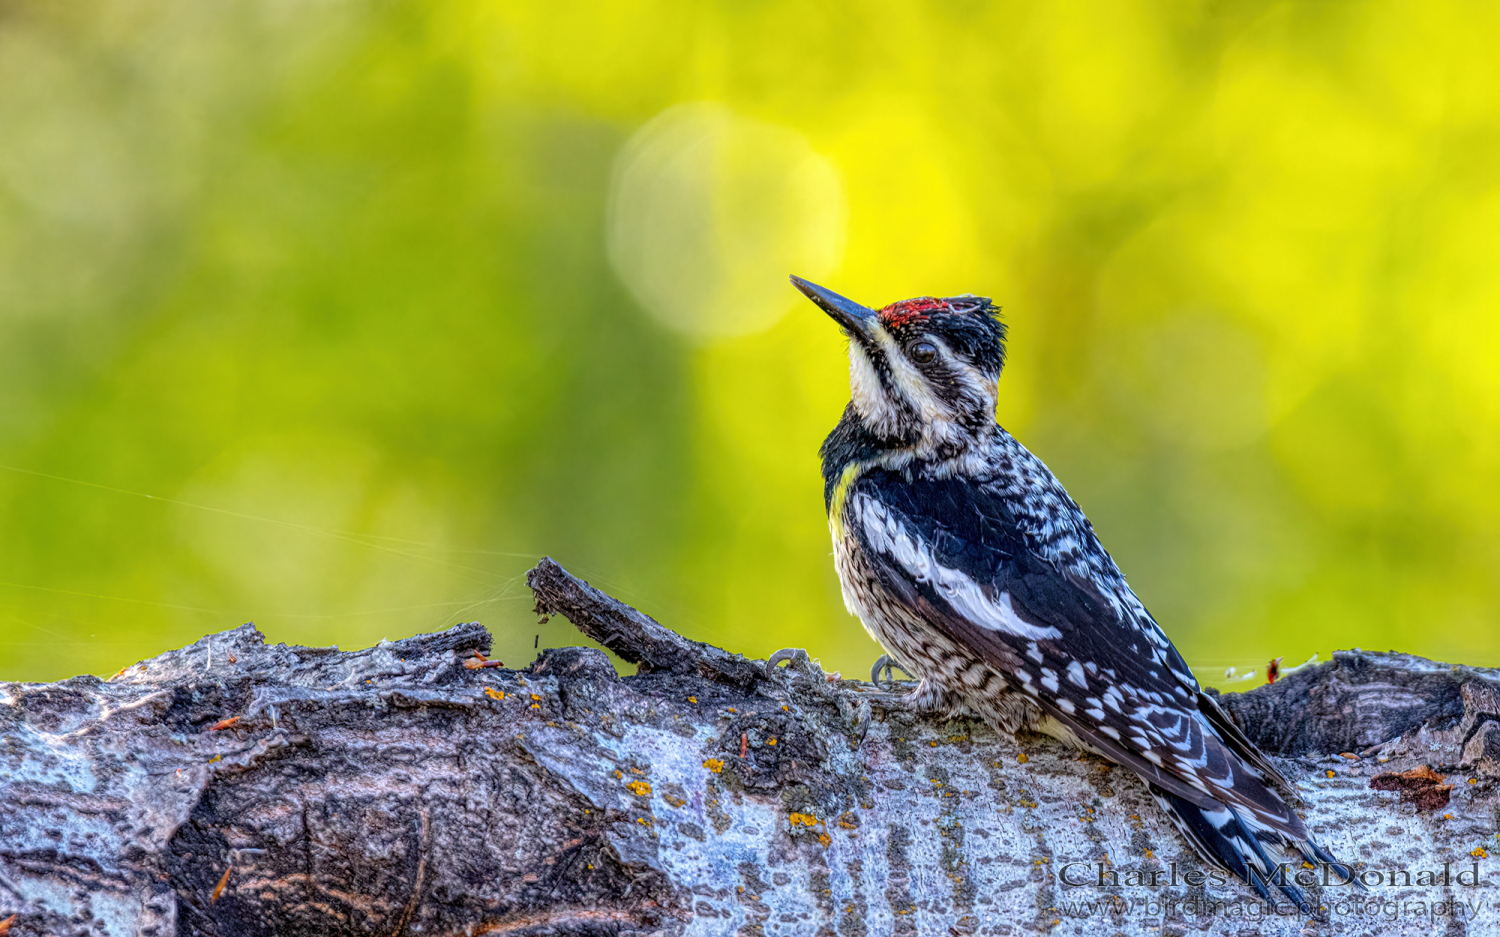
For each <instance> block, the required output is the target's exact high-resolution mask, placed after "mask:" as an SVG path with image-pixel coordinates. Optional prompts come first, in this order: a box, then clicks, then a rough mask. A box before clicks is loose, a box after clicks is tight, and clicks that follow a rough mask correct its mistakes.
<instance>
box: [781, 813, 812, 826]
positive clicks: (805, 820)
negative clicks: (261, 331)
mask: <svg viewBox="0 0 1500 937" xmlns="http://www.w3.org/2000/svg"><path fill="white" fill-rule="evenodd" d="M787 819H788V820H790V821H791V824H792V826H817V825H818V818H817V817H815V816H813V815H812V814H810V813H798V812H797V811H795V810H794V811H792V815H791V816H790V817H787Z"/></svg>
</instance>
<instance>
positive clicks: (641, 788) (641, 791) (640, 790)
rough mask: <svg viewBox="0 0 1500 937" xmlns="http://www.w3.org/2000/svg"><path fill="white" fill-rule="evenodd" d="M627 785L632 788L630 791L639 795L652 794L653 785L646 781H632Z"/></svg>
mask: <svg viewBox="0 0 1500 937" xmlns="http://www.w3.org/2000/svg"><path fill="white" fill-rule="evenodd" d="M625 786H626V787H627V788H629V789H630V793H632V794H634V795H635V796H637V797H648V796H650V794H651V785H649V784H647V783H646V782H645V781H631V782H630V783H629V784H627V785H625Z"/></svg>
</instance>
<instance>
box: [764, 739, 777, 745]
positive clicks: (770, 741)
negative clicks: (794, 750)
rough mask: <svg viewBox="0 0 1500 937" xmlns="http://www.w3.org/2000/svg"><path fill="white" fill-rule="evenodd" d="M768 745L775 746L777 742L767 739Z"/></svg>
mask: <svg viewBox="0 0 1500 937" xmlns="http://www.w3.org/2000/svg"><path fill="white" fill-rule="evenodd" d="M766 744H767V745H775V744H776V740H775V739H766Z"/></svg>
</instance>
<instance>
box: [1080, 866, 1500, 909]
mask: <svg viewBox="0 0 1500 937" xmlns="http://www.w3.org/2000/svg"><path fill="white" fill-rule="evenodd" d="M1282 879H1285V880H1286V881H1288V882H1295V883H1296V884H1298V885H1300V886H1302V887H1304V888H1310V887H1313V886H1315V885H1316V886H1321V888H1322V893H1321V894H1322V898H1321V902H1320V905H1321V908H1320V910H1321V911H1322V912H1323V914H1325V915H1327V916H1328V917H1333V918H1348V917H1360V918H1366V919H1369V920H1378V921H1400V920H1419V919H1425V920H1428V921H1432V922H1437V921H1446V920H1450V919H1456V920H1460V921H1465V922H1472V921H1476V920H1478V919H1479V917H1480V916H1481V915H1482V914H1483V913H1484V912H1485V911H1486V910H1493V909H1494V908H1495V907H1496V901H1495V897H1494V896H1493V895H1490V894H1489V893H1488V892H1489V884H1490V883H1488V882H1486V881H1485V880H1484V877H1483V876H1482V875H1481V873H1480V869H1479V863H1477V862H1474V863H1470V864H1468V865H1466V866H1454V864H1453V863H1451V862H1445V863H1443V865H1442V866H1441V867H1440V868H1409V869H1408V868H1379V869H1377V868H1369V869H1363V870H1360V871H1358V872H1355V873H1354V874H1353V876H1352V879H1350V878H1346V877H1344V876H1341V875H1340V874H1339V873H1338V871H1337V870H1335V869H1333V868H1332V867H1330V866H1327V865H1324V866H1322V867H1321V868H1310V867H1307V866H1296V867H1294V866H1293V864H1292V863H1282V864H1281V865H1280V866H1278V867H1277V869H1276V871H1275V873H1274V874H1273V876H1272V879H1271V881H1270V882H1269V883H1268V884H1270V885H1273V886H1278V885H1280V884H1281V880H1282ZM1057 882H1058V884H1059V885H1060V886H1061V888H1062V889H1063V892H1062V894H1061V895H1060V896H1059V898H1058V901H1057V910H1058V911H1059V912H1060V913H1061V914H1062V915H1063V916H1064V917H1067V918H1073V919H1079V918H1091V917H1096V916H1109V917H1114V918H1123V917H1130V918H1132V919H1134V918H1138V917H1139V916H1142V915H1144V916H1146V917H1161V918H1163V919H1168V920H1189V921H1190V920H1195V919H1209V918H1212V919H1228V920H1235V919H1240V920H1246V921H1256V920H1262V919H1268V918H1276V917H1298V916H1302V915H1303V913H1304V912H1303V911H1302V910H1300V909H1299V908H1298V907H1297V906H1296V905H1295V904H1293V903H1292V902H1290V901H1287V900H1285V899H1283V900H1266V899H1264V898H1257V897H1255V896H1252V895H1241V894H1233V893H1232V891H1233V889H1230V893H1226V897H1223V898H1216V897H1213V896H1212V895H1209V894H1205V893H1204V892H1203V891H1202V889H1203V888H1204V887H1205V886H1209V887H1216V888H1222V887H1224V886H1226V885H1229V884H1230V877H1229V875H1228V874H1227V873H1225V872H1224V871H1222V870H1220V869H1204V868H1202V867H1200V866H1196V865H1194V866H1191V867H1185V868H1181V869H1179V868H1178V865H1177V863H1175V862H1169V863H1166V864H1164V865H1161V866H1157V867H1154V868H1144V869H1141V868H1135V869H1120V868H1114V867H1111V866H1110V865H1109V864H1108V863H1105V862H1098V861H1094V862H1083V861H1079V862H1067V863H1062V864H1060V865H1059V866H1058V869H1057ZM1174 886H1176V887H1186V888H1188V889H1190V891H1189V892H1188V893H1187V894H1182V893H1180V892H1167V891H1164V889H1169V888H1172V887H1174ZM1413 889H1435V891H1431V892H1425V893H1418V894H1413V892H1412V890H1413ZM1395 890H1399V891H1395Z"/></svg>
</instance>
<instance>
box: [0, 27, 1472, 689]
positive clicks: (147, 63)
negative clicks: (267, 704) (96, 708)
mask: <svg viewBox="0 0 1500 937" xmlns="http://www.w3.org/2000/svg"><path fill="white" fill-rule="evenodd" d="M1497 9H1500V8H1496V7H1493V6H1488V5H1483V4H1470V3H1440V2H1411V3H1389V2H1371V3H1331V2H1330V3H1272V2H1231V3H1207V2H1204V3H1181V4H1159V3H1150V2H1136V3H1131V2H1118V3H1107V4H1105V3H1089V2H1081V3H1056V4H1030V3H1011V4H978V3H951V4H929V5H916V4H911V5H907V4H890V5H885V6H883V7H880V8H878V13H877V8H875V7H870V6H869V5H864V4H825V5H821V6H817V7H811V6H808V5H805V4H792V3H774V2H768V3H743V2H741V3H721V4H697V3H686V2H660V3H639V4H635V3H632V4H625V3H608V2H594V3H587V4H583V3H580V4H572V3H567V2H552V3H546V4H540V3H538V4H531V3H523V4H497V3H485V2H479V3H465V2H452V3H442V4H416V3H410V4H407V3H370V2H339V3H326V2H325V3H313V2H291V0H279V2H259V0H258V2H232V0H226V2H215V3H201V2H154V0H148V2H131V3H123V4H122V3H116V2H103V0H99V2H80V3H70V4H48V3H42V2H25V0H22V2H13V3H7V4H5V5H3V6H0V464H3V466H4V468H3V470H0V536H3V540H0V678H6V679H26V680H43V679H51V678H57V677H62V676H66V675H70V674H73V673H78V672H84V671H91V672H96V673H101V674H109V673H112V672H114V671H115V670H118V669H119V668H120V667H122V666H124V665H127V664H129V663H132V662H134V661H135V660H137V659H139V658H142V657H147V656H151V655H153V654H155V653H157V652H159V651H161V650H164V649H166V648H169V647H174V646H179V645H182V644H185V643H188V642H191V641H193V640H195V639H197V638H198V637H199V636H201V635H203V634H204V633H206V632H209V631H214V630H219V629H222V628H226V627H231V626H234V625H236V624H238V623H240V622H242V621H247V620H254V621H255V622H256V623H257V624H258V625H259V627H260V628H261V629H262V630H263V631H264V632H265V633H266V634H267V635H268V636H269V638H271V639H272V640H284V641H291V642H298V643H306V644H335V643H336V644H339V645H341V646H345V647H355V646H362V645H366V644H370V643H373V642H375V641H378V640H380V639H381V638H383V637H391V638H395V637H400V636H405V635H409V634H413V633H416V632H419V631H423V630H431V629H435V628H439V627H443V626H446V625H448V624H451V623H453V622H456V621H461V620H472V619H479V620H481V621H483V622H484V623H485V624H487V625H488V626H489V627H490V629H491V630H492V631H493V632H494V634H495V637H496V651H497V654H499V656H501V657H503V658H504V659H505V660H506V661H508V662H510V663H513V664H516V665H521V664H524V663H526V662H528V661H529V660H530V659H531V656H532V654H533V653H534V652H533V649H532V648H533V645H534V644H536V643H540V644H541V645H543V646H546V645H555V644H561V643H569V642H573V641H575V640H576V638H575V635H574V634H573V632H572V630H571V628H570V627H569V626H568V625H567V623H566V622H562V621H556V620H554V621H553V622H551V623H549V624H546V625H540V626H539V625H537V624H536V620H535V616H534V615H532V613H531V602H530V598H529V594H528V593H527V591H526V589H525V588H524V582H523V580H522V576H523V573H524V571H525V570H526V568H527V567H529V566H530V565H531V564H532V562H534V560H535V558H536V557H538V556H540V555H542V554H550V555H552V556H554V557H556V558H557V559H558V560H559V561H561V562H562V563H564V565H566V566H568V567H569V568H570V569H572V570H574V571H575V572H577V573H579V574H581V575H583V576H585V577H587V578H590V579H591V580H592V581H593V582H594V583H595V584H596V585H599V586H601V587H603V588H606V589H608V590H610V591H612V592H613V593H614V594H616V595H618V596H619V597H621V598H623V599H625V600H627V601H630V602H632V603H634V604H636V605H638V606H639V607H640V608H642V609H644V610H646V611H648V612H649V613H651V614H653V615H655V616H657V617H658V618H659V619H660V620H661V621H663V622H665V623H666V624H669V625H671V626H672V627H674V628H677V629H679V630H681V631H683V632H685V633H687V634H690V635H693V636H695V637H699V638H702V639H705V640H710V641H714V642H716V643H718V644H721V645H723V646H725V647H728V648H730V649H732V650H736V651H740V652H743V653H746V654H749V655H755V656H764V655H765V654H767V653H768V652H770V651H772V650H774V649H776V648H779V647H782V646H787V645H796V646H805V647H807V648H808V649H809V650H811V651H812V652H813V653H814V654H815V655H817V656H819V657H821V658H822V660H823V662H824V664H825V666H827V667H829V668H830V669H834V668H840V669H842V670H844V672H845V673H852V674H862V673H865V672H866V670H867V668H868V665H869V663H870V661H871V660H872V659H873V657H874V656H875V655H876V654H877V653H878V652H877V650H876V648H875V647H874V646H873V644H871V643H870V641H869V639H868V638H866V637H865V635H864V634H863V632H862V630H861V629H860V627H859V624H858V623H857V622H856V621H855V620H854V619H852V618H851V617H849V616H848V614H847V613H846V612H845V611H844V609H843V606H842V602H841V600H840V597H839V593H838V584H837V580H836V579H835V576H834V573H833V569H832V564H831V560H830V557H829V553H830V547H829V543H828V533H827V528H826V523H825V520H824V517H823V515H822V511H821V508H822V502H821V482H820V479H819V475H818V466H817V459H816V450H817V446H818V443H819V442H820V440H821V438H822V436H823V435H824V434H825V433H826V432H827V430H828V429H829V428H830V427H831V426H832V425H833V423H834V422H835V420H836V419H837V418H838V415H839V412H840V410H841V408H842V406H843V403H844V401H845V400H847V393H848V389H847V370H846V363H845V360H844V357H843V355H844V352H843V342H842V340H841V338H840V336H839V335H838V333H837V330H836V329H835V328H833V327H832V325H831V323H830V322H829V321H828V320H827V319H826V318H825V317H824V316H823V315H822V314H821V313H818V312H817V310H815V309H814V308H813V307H812V306H811V305H809V304H807V303H806V302H805V301H803V300H801V298H800V297H799V296H798V295H797V294H796V293H795V292H793V291H792V290H791V288H790V287H789V286H786V283H785V277H786V275H787V274H788V273H793V272H796V273H801V274H804V275H808V276H812V277H814V278H815V279H819V280H820V281H822V282H825V283H827V284H828V285H829V286H832V287H833V288H835V289H837V290H839V291H840V292H843V293H846V294H847V295H850V296H853V297H855V298H858V299H861V300H864V301H867V302H870V303H872V304H879V303H884V302H888V301H891V300H895V299H900V298H905V297H908V296H913V295H920V294H928V293H935V294H939V295H944V294H952V293H960V292H976V293H982V294H986V295H990V296H992V297H994V298H995V301H996V302H997V303H1000V304H1002V305H1003V306H1004V307H1005V311H1006V316H1007V319H1008V321H1009V323H1010V326H1011V336H1012V339H1011V346H1010V364H1009V366H1008V368H1007V370H1006V372H1005V376H1004V378H1003V380H1002V383H1001V395H1000V405H999V416H1000V419H1001V422H1003V423H1004V424H1005V425H1006V426H1007V427H1008V428H1010V429H1011V430H1012V431H1013V432H1014V433H1015V434H1016V435H1017V436H1018V437H1019V438H1020V439H1021V440H1022V441H1023V442H1025V443H1026V444H1027V445H1029V446H1030V447H1031V448H1032V449H1033V450H1034V451H1036V452H1037V453H1038V454H1039V455H1040V456H1042V458H1043V459H1044V460H1046V461H1047V462H1048V464H1049V465H1051V467H1052V468H1053V470H1054V471H1055V472H1057V474H1058V475H1059V476H1060V477H1061V478H1062V479H1063V481H1064V483H1065V484H1066V485H1067V486H1068V488H1069V490H1070V491H1071V492H1072V493H1073V494H1074V496H1075V497H1076V498H1077V499H1078V501H1079V502H1080V503H1081V504H1082V505H1083V507H1084V508H1085V510H1086V511H1088V512H1089V514H1090V516H1091V517H1092V519H1093V521H1094V523H1095V526H1096V528H1097V529H1098V531H1099V533H1100V535H1101V537H1102V539H1103V540H1104V542H1105V545H1106V546H1107V547H1109V548H1110V550H1111V551H1112V552H1113V553H1114V555H1115V557H1116V558H1117V560H1118V561H1119V562H1120V564H1121V566H1122V567H1123V568H1124V570H1125V571H1126V573H1127V575H1128V576H1129V577H1130V580H1131V583H1132V584H1133V585H1134V587H1135V588H1136V590H1137V591H1138V592H1139V593H1140V594H1141V596H1142V597H1143V598H1144V599H1145V601H1146V604H1147V605H1148V606H1149V607H1150V608H1151V609H1152V610H1153V612H1154V613H1155V614H1156V616H1157V618H1158V619H1159V620H1160V621H1161V622H1162V624H1163V626H1164V627H1165V628H1166V629H1167V631H1168V633H1169V634H1170V635H1172V637H1173V638H1174V639H1175V640H1176V641H1177V643H1178V645H1179V646H1180V647H1181V648H1182V650H1183V653H1184V655H1185V656H1186V657H1187V659H1188V661H1189V662H1190V663H1191V664H1193V666H1194V667H1195V668H1196V669H1197V670H1198V672H1199V674H1200V676H1201V677H1203V678H1204V679H1205V680H1206V681H1207V682H1211V683H1220V684H1223V680H1222V677H1223V672H1224V669H1225V668H1226V667H1228V666H1231V665H1233V666H1239V667H1242V668H1243V667H1246V666H1255V665H1264V662H1265V661H1266V660H1268V659H1269V658H1271V657H1274V656H1285V658H1286V660H1287V663H1292V662H1295V661H1301V660H1303V659H1305V658H1306V657H1307V656H1309V655H1311V654H1312V653H1314V652H1318V653H1321V654H1323V655H1324V656H1326V655H1327V654H1328V652H1329V651H1330V650H1332V649H1334V648H1342V647H1350V646H1361V647H1366V648H1376V649H1386V648H1398V649H1401V650H1408V651H1413V652H1417V653H1421V654H1425V655H1429V656H1433V657H1437V658H1442V659H1447V660H1454V661H1462V662H1467V663H1475V664H1496V663H1500V629H1497V628H1496V611H1495V610H1496V609H1497V607H1500V533H1497V530H1500V484H1497V483H1500V368H1497V366H1496V357H1497V354H1500V317H1497V310H1500V56H1496V55H1495V53H1494V49H1493V40H1492V37H1493V36H1495V35H1497V34H1500V14H1497Z"/></svg>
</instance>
